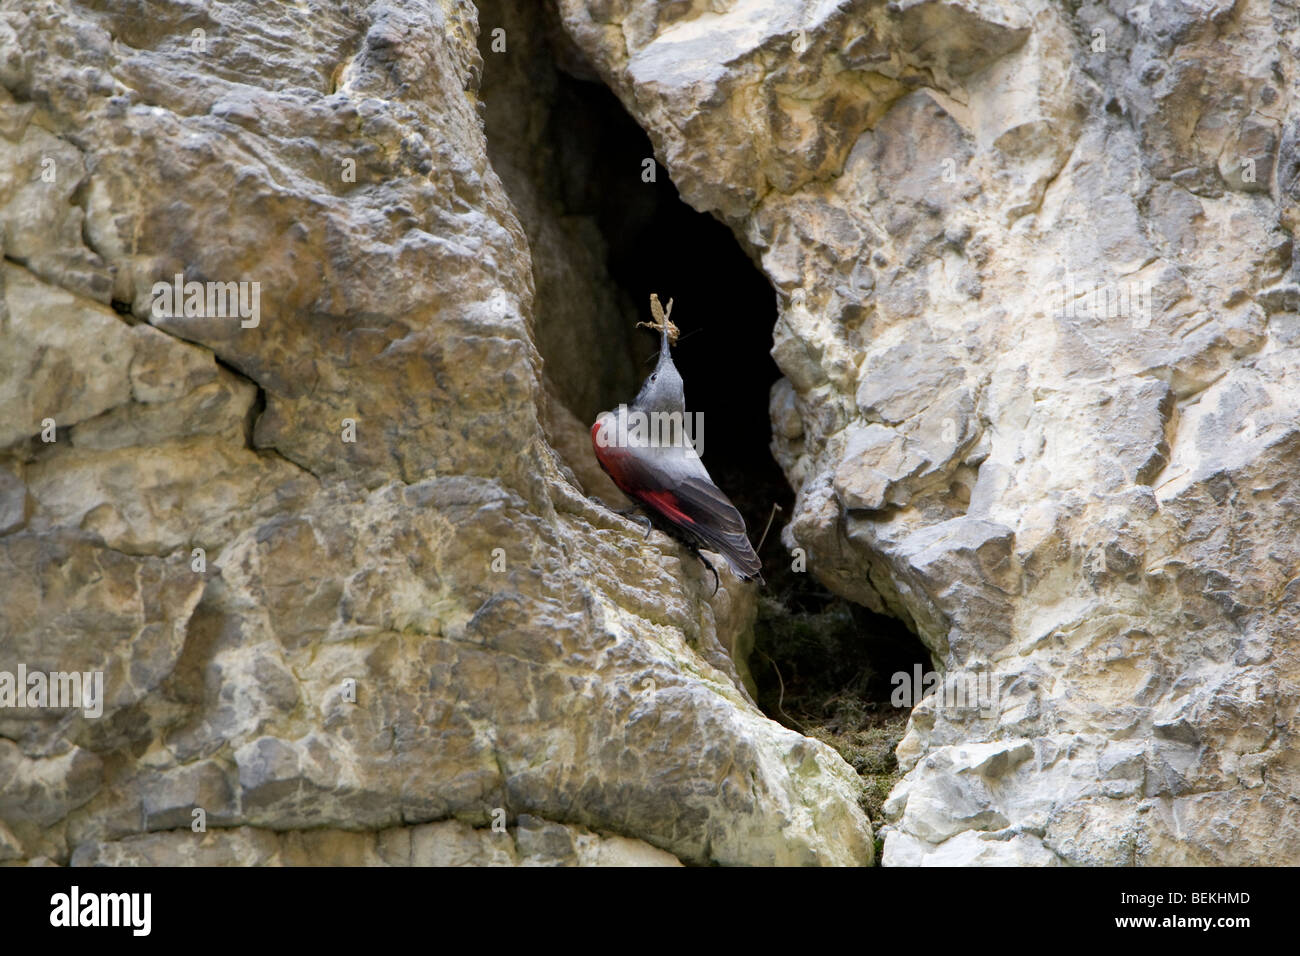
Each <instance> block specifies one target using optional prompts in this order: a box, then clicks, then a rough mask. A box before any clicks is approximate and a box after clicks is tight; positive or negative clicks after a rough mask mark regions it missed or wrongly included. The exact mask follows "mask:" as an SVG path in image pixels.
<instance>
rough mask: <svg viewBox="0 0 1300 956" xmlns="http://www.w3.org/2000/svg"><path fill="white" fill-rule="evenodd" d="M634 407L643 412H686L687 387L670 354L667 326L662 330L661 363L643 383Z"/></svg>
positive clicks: (660, 341)
mask: <svg viewBox="0 0 1300 956" xmlns="http://www.w3.org/2000/svg"><path fill="white" fill-rule="evenodd" d="M632 407H633V408H636V409H638V410H639V411H643V412H682V413H685V412H686V389H685V386H684V385H683V384H682V376H681V373H680V372H678V371H677V366H676V365H674V364H673V358H672V355H670V354H669V345H668V329H667V328H666V327H665V328H663V329H662V330H661V331H660V340H659V364H657V365H656V366H655V370H654V371H653V372H651V373H650V377H649V378H647V379H646V380H645V382H644V383H642V385H641V391H639V392H637V393H636V400H635V401H634V402H633V403H632Z"/></svg>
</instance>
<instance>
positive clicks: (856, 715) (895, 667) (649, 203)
mask: <svg viewBox="0 0 1300 956" xmlns="http://www.w3.org/2000/svg"><path fill="white" fill-rule="evenodd" d="M484 9H485V10H486V9H487V8H486V7H485V8H484ZM492 22H495V21H494V20H489V19H487V18H485V19H483V21H482V23H483V24H484V29H483V30H482V31H481V34H480V37H481V39H480V46H481V47H482V48H483V54H484V61H485V67H484V70H485V74H484V89H485V98H486V100H487V103H488V121H487V127H488V135H489V149H490V151H491V149H492V143H491V136H492V133H493V129H494V126H496V128H501V126H502V124H504V123H505V122H506V121H505V120H504V118H501V117H500V115H499V114H497V117H495V118H496V120H497V122H496V123H494V114H493V111H494V110H503V109H510V108H511V107H512V106H514V107H516V108H518V104H512V103H510V102H509V100H508V99H507V97H506V96H505V95H503V94H506V93H507V92H508V90H509V86H508V84H502V87H501V88H498V89H496V90H494V89H493V83H492V81H491V77H490V72H489V71H491V70H492V69H493V67H494V61H493V59H492V56H491V54H490V51H489V50H488V49H487V46H486V43H485V42H484V40H483V37H485V36H487V35H488V33H489V31H488V30H487V29H486V27H487V26H488V25H490V24H491V23H492ZM534 55H535V56H536V53H534ZM547 55H548V56H549V53H548V54H547ZM536 69H537V66H536V63H535V64H534V70H536ZM546 81H547V82H545V83H538V84H537V87H536V88H537V89H539V90H541V89H545V90H546V91H547V95H548V96H549V99H550V103H549V108H548V109H547V111H546V114H547V120H546V123H545V125H544V127H543V130H544V131H543V132H542V134H541V135H543V136H544V137H545V140H546V142H544V143H540V144H537V148H538V149H541V150H546V151H548V152H549V153H550V154H551V155H552V156H553V158H554V162H553V163H551V164H549V167H548V168H549V169H551V170H552V171H553V175H554V176H555V181H554V182H550V183H546V184H543V185H542V186H541V187H538V186H537V185H536V184H534V188H536V189H538V191H539V192H545V193H546V194H547V195H548V197H549V198H550V199H551V200H552V201H554V202H556V203H557V204H558V206H559V207H560V209H561V211H562V215H563V216H575V217H587V218H589V219H590V220H591V221H592V222H594V223H595V225H596V227H597V229H596V231H597V232H598V233H599V235H600V239H601V241H602V242H603V243H604V246H605V249H604V253H605V255H604V264H605V267H606V269H607V270H608V273H609V276H610V278H611V279H612V280H613V282H614V283H615V284H616V285H617V286H618V287H619V288H620V289H621V291H622V293H624V294H623V295H621V296H620V298H621V300H622V302H623V304H624V307H625V308H626V312H627V314H626V315H625V316H623V317H622V319H621V320H620V322H619V323H618V325H617V328H618V329H619V330H620V333H619V334H621V335H622V336H623V337H624V340H623V341H621V342H591V343H586V346H587V355H586V356H585V362H586V363H590V371H589V372H587V373H586V374H588V375H589V376H590V378H591V379H592V380H599V379H600V378H601V376H602V373H603V372H605V371H607V370H602V369H600V368H599V367H598V364H599V363H601V362H602V361H604V360H606V357H607V356H610V355H615V356H618V355H627V354H633V355H635V356H636V362H637V368H636V379H635V381H636V383H637V384H639V382H640V381H641V380H642V379H644V377H645V376H646V375H647V374H649V371H650V369H651V368H652V367H653V364H654V360H655V354H656V349H657V342H656V341H655V337H654V336H653V335H652V333H650V332H649V331H648V330H645V329H636V328H635V323H636V322H637V321H639V320H640V321H644V320H648V319H649V318H650V316H649V308H648V301H649V296H650V293H651V292H655V293H657V294H658V295H659V297H660V298H661V300H663V301H664V302H665V303H666V302H667V300H668V299H669V298H671V299H673V300H674V306H673V312H672V318H673V321H674V322H675V323H676V324H677V325H678V326H679V328H680V329H681V338H680V339H679V340H678V343H677V346H676V347H675V348H674V350H673V358H674V361H675V362H676V364H677V367H678V369H679V370H680V372H681V373H682V377H683V380H684V381H685V384H686V402H687V408H688V410H689V411H690V412H691V413H692V414H694V413H696V412H702V413H703V416H704V426H705V427H704V461H705V465H706V466H707V468H708V469H709V472H710V474H711V475H712V476H713V479H714V480H715V481H716V482H717V484H718V485H719V487H721V488H722V489H723V491H725V492H726V493H727V495H728V496H729V497H730V498H731V499H732V501H734V502H735V504H736V506H737V508H739V509H740V512H741V514H742V515H743V516H744V518H745V523H746V525H747V527H748V529H749V532H750V539H751V541H752V542H753V543H754V545H755V546H756V547H757V546H758V543H759V539H760V537H762V535H763V530H764V528H765V527H766V525H767V522H768V518H769V515H770V514H771V511H772V507H773V505H776V506H779V508H780V511H778V512H777V514H776V517H775V519H774V520H773V522H772V527H771V530H770V531H769V532H768V534H767V538H766V540H765V541H764V543H763V545H762V547H761V548H760V551H759V553H760V556H761V557H762V559H763V567H764V571H763V573H764V576H765V577H766V579H767V586H766V587H763V588H762V589H761V591H760V599H759V612H758V620H757V622H756V625H755V649H754V653H753V655H752V656H751V658H750V662H749V664H750V670H751V672H752V673H753V676H754V679H755V683H756V685H757V690H758V694H757V700H758V703H759V706H760V707H761V708H762V709H763V711H764V713H766V714H767V715H768V716H769V717H771V718H772V719H774V720H777V721H779V722H780V723H782V724H785V725H786V726H789V727H792V728H794V729H796V730H799V731H800V732H802V733H805V734H807V735H809V736H813V737H816V738H818V739H821V740H823V741H825V742H826V743H828V744H830V745H831V746H833V747H835V748H836V749H837V750H838V751H839V752H840V754H841V755H843V756H844V758H845V759H846V761H847V762H848V763H849V764H850V765H851V766H853V767H854V769H855V770H856V771H857V772H858V773H859V774H860V775H861V777H862V782H863V794H862V801H861V802H862V805H863V808H864V809H865V810H866V811H867V813H868V815H869V816H870V818H871V821H872V825H873V826H876V827H878V826H879V825H880V823H881V822H882V818H881V805H882V803H883V801H884V799H885V797H886V796H887V795H888V793H889V790H890V789H891V788H892V786H893V784H894V782H895V781H896V780H897V761H896V760H895V758H894V748H895V747H896V745H897V744H898V741H899V740H900V739H901V737H902V734H903V730H904V727H905V724H906V720H907V715H908V713H909V710H908V708H905V707H895V706H893V705H892V704H891V702H890V697H891V693H892V691H893V685H892V683H891V679H890V678H891V676H892V675H893V674H895V673H899V672H905V673H908V674H911V673H912V671H913V667H914V666H915V665H917V664H919V665H921V667H922V669H923V670H929V669H930V666H931V665H930V656H929V653H928V651H926V649H925V647H924V646H923V645H922V644H921V643H920V641H919V640H918V639H917V638H916V637H915V635H913V634H912V633H911V632H910V631H908V630H907V628H906V627H905V626H904V625H903V624H902V622H900V621H898V620H896V619H894V618H891V617H886V616H882V615H879V614H875V613H873V612H871V611H869V610H867V609H866V608H863V607H861V606H858V605H856V604H854V603H852V602H850V601H846V600H844V599H842V598H839V597H837V596H835V595H833V594H831V593H830V592H829V591H828V590H827V589H826V588H825V587H824V586H823V585H822V584H821V583H820V582H819V581H818V580H817V579H816V578H815V577H814V576H813V575H812V574H810V573H805V572H796V571H794V570H792V568H791V563H792V562H791V556H790V555H789V554H788V553H787V551H786V549H785V547H784V546H783V545H782V544H781V541H780V529H781V527H782V525H783V524H784V523H785V522H786V521H787V520H788V519H789V516H790V514H791V513H792V507H793V504H794V492H793V491H792V489H791V488H790V486H789V484H788V483H787V482H786V480H785V476H784V474H783V473H782V471H781V469H780V467H779V466H778V465H777V463H776V461H775V459H774V458H773V457H772V454H771V451H770V449H769V444H770V441H771V429H772V425H771V420H770V417H769V414H768V396H769V393H770V390H771V387H772V385H773V383H775V382H776V381H777V379H778V378H779V377H780V372H779V370H778V369H777V366H776V363H775V362H774V361H773V359H772V357H771V354H770V350H771V345H772V330H773V327H774V325H775V323H776V317H777V313H776V295H775V292H774V290H773V288H772V286H771V284H770V283H769V282H768V281H767V279H766V278H765V277H764V275H763V274H762V272H761V271H760V270H759V269H758V267H757V266H756V265H755V264H754V263H753V262H752V261H751V260H750V258H749V257H748V255H747V254H746V253H745V252H744V250H743V249H742V248H741V246H740V244H739V243H738V242H737V240H736V238H735V237H734V236H733V235H732V233H731V230H730V229H728V228H727V227H726V226H725V225H724V224H723V223H721V222H719V221H718V220H716V219H714V218H713V217H712V216H710V215H708V214H706V213H700V212H696V211H695V210H694V209H692V208H691V207H690V206H688V205H687V204H686V203H685V202H684V201H683V200H682V199H681V197H680V196H679V195H678V192H677V189H676V187H675V186H674V185H673V183H672V180H671V179H670V177H669V175H668V173H667V171H666V170H665V169H664V168H663V167H661V166H659V165H658V164H657V163H655V164H653V170H654V177H653V181H650V182H647V181H646V179H647V178H648V174H646V169H647V167H646V161H647V160H653V157H654V151H653V148H652V146H651V144H650V141H649V138H648V137H647V136H646V134H645V132H644V131H643V130H642V129H641V128H640V127H639V126H638V125H637V124H636V122H635V120H633V119H632V118H631V116H629V115H628V113H627V112H626V111H625V110H624V108H623V106H622V104H621V103H619V101H618V99H617V97H616V96H615V95H614V94H613V93H612V92H611V91H610V90H609V89H608V88H606V87H605V86H604V85H603V84H601V83H599V82H589V81H587V80H584V79H578V78H575V77H573V76H571V75H569V74H567V73H565V72H563V71H562V70H559V69H555V68H554V66H553V65H550V66H549V70H548V73H547V76H546ZM515 89H516V90H517V89H518V87H517V86H516V87H515ZM494 93H495V98H494ZM538 95H542V94H540V93H539V94H538ZM531 107H532V108H535V107H536V103H534V104H531ZM516 162H517V160H516ZM495 163H496V157H495V156H494V164H495ZM536 268H537V266H536V264H535V269H536ZM544 284H546V283H545V280H544V279H543V278H539V279H538V286H539V287H541V286H543V285H544ZM546 331H547V330H545V329H543V330H541V332H540V333H539V340H540V345H541V348H542V352H543V356H544V358H545V359H546V360H547V362H548V364H550V363H552V362H555V364H557V365H561V366H562V367H565V368H568V369H573V368H574V367H575V365H581V364H582V361H583V360H580V361H578V362H576V363H575V361H574V356H571V355H569V356H562V357H561V356H553V355H548V354H547V341H546V340H547V335H546ZM557 340H558V337H552V338H551V341H552V342H554V341H557ZM623 388H624V389H625V390H626V391H625V393H622V394H620V393H618V392H616V391H613V390H607V389H602V392H601V395H600V398H601V403H600V407H602V408H613V407H615V406H616V405H617V404H618V403H619V402H626V401H630V400H631V399H632V397H633V394H632V393H633V391H634V389H635V386H631V387H630V388H629V387H628V386H626V385H625V386H623ZM570 410H571V411H572V412H574V414H575V415H577V416H578V417H579V418H581V419H582V420H583V421H584V422H590V420H591V419H592V418H593V417H594V416H593V415H592V413H591V409H586V408H570Z"/></svg>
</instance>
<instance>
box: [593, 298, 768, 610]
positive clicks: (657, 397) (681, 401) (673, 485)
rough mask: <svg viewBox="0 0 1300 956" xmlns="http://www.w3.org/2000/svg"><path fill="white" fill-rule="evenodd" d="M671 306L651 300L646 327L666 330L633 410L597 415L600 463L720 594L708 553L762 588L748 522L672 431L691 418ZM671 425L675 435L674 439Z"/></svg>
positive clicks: (685, 442)
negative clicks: (676, 357) (676, 358)
mask: <svg viewBox="0 0 1300 956" xmlns="http://www.w3.org/2000/svg"><path fill="white" fill-rule="evenodd" d="M672 305H673V303H672V300H671V299H670V300H669V301H668V311H667V312H665V311H664V310H663V308H662V306H660V304H659V298H658V296H656V295H652V296H651V297H650V308H651V311H652V313H653V314H654V317H655V320H656V321H655V322H654V323H649V322H645V323H640V324H642V325H649V326H650V327H651V328H656V329H658V330H659V332H660V342H659V361H658V364H657V365H656V366H655V369H654V371H653V372H651V373H650V377H649V378H647V379H646V380H645V382H644V383H643V384H642V385H641V390H640V391H639V392H637V395H636V398H635V399H633V401H632V404H631V405H626V404H624V405H619V406H618V408H617V409H616V410H614V411H607V412H601V413H600V414H599V415H598V416H596V421H595V424H593V425H592V426H591V444H592V448H593V449H594V450H595V453H596V461H597V462H598V463H599V464H600V467H601V468H602V469H604V471H605V473H606V474H607V475H609V477H610V478H611V479H613V481H614V484H616V485H618V487H619V489H620V490H621V491H623V493H624V494H626V495H627V496H628V497H629V498H631V499H632V500H633V501H634V502H636V505H637V507H639V508H640V509H641V510H642V511H644V512H645V514H646V515H648V520H647V527H646V534H649V533H650V529H649V526H650V525H651V524H653V525H654V526H656V527H658V528H659V529H660V530H661V531H664V532H666V533H667V534H669V535H670V536H671V537H673V538H675V539H676V540H678V541H680V542H682V543H683V544H685V545H686V546H687V547H688V548H689V549H690V550H691V552H692V553H693V554H694V555H695V556H696V557H697V558H699V559H700V561H702V562H703V563H704V566H705V567H707V568H708V569H709V570H710V571H711V572H713V592H714V593H715V594H716V593H717V591H718V571H717V569H716V568H715V567H714V566H713V564H712V562H710V561H709V559H708V558H706V557H705V556H704V555H703V554H701V553H700V551H701V549H704V550H708V551H712V552H714V553H716V554H720V555H722V557H723V558H725V559H726V561H727V564H728V565H730V567H731V570H732V571H734V572H735V574H736V576H737V577H739V578H740V579H741V580H743V581H753V580H757V581H759V582H760V583H763V575H762V562H761V561H760V560H759V557H758V554H757V553H756V552H755V551H754V548H753V546H752V545H750V543H749V536H748V534H747V533H746V531H745V520H744V519H743V518H742V517H741V516H740V512H739V511H737V510H736V506H735V505H733V504H732V503H731V500H730V499H729V498H728V497H727V496H726V495H725V494H724V493H723V492H722V490H721V489H720V488H719V487H718V486H717V484H715V483H714V481H713V479H712V478H711V477H710V476H709V472H708V471H707V470H706V469H705V467H704V462H703V461H701V460H700V456H699V455H698V454H697V453H696V451H695V448H694V446H693V445H692V443H691V442H690V440H689V439H687V438H686V436H685V434H684V431H685V429H684V428H677V429H675V430H674V429H673V428H672V423H673V421H674V416H676V419H675V420H676V421H677V422H682V423H685V421H686V391H685V386H684V383H683V382H682V376H681V373H679V372H678V371H677V366H676V365H674V364H673V359H672V354H671V352H670V348H671V343H670V341H669V333H670V332H672V333H674V335H673V337H674V338H675V337H676V336H675V333H676V331H677V328H676V326H674V325H673V324H672V323H671V322H670V321H669V320H668V317H669V315H670V314H671V312H672ZM664 423H668V426H669V428H668V430H669V431H670V434H669V435H668V436H667V440H665V436H664V434H663V431H664V428H663V427H662V425H663V424H664ZM632 510H635V509H632ZM620 513H623V514H626V513H627V512H620ZM643 520H646V519H643Z"/></svg>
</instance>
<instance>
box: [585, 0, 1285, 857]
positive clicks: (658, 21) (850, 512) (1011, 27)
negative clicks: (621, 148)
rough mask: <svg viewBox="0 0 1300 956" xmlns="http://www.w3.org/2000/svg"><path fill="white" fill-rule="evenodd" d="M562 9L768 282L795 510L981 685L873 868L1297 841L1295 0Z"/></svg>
mask: <svg viewBox="0 0 1300 956" xmlns="http://www.w3.org/2000/svg"><path fill="white" fill-rule="evenodd" d="M560 7H561V9H562V15H563V21H564V25H565V28H566V30H567V31H568V32H569V34H570V36H571V37H572V39H573V40H574V42H575V43H576V44H577V45H578V46H579V47H580V48H581V49H582V50H583V51H584V52H585V53H586V55H587V57H588V58H589V59H590V61H591V62H592V64H594V65H595V67H596V68H597V69H598V70H599V72H600V73H601V75H602V77H603V78H604V79H605V80H606V82H608V83H609V84H610V85H611V87H612V88H613V89H615V90H616V91H617V92H618V94H619V96H620V97H621V99H622V100H623V102H624V104H625V105H626V106H627V108H628V110H629V111H631V112H632V113H633V115H634V116H635V117H636V118H637V119H638V121H639V122H641V123H642V125H644V126H645V128H646V129H647V130H648V131H649V133H650V135H651V137H652V139H653V141H654V143H655V148H656V152H657V155H658V158H659V159H660V161H661V162H662V163H663V164H664V165H665V166H666V167H667V168H668V170H669V171H670V172H671V174H672V176H673V178H674V180H675V182H676V183H677V184H678V185H679V187H680V188H681V190H682V193H683V196H684V198H685V199H686V200H687V201H688V202H690V203H691V204H692V205H694V206H695V207H696V208H698V209H701V210H709V211H712V212H714V213H715V214H716V215H718V216H719V217H721V218H723V219H724V220H725V221H726V222H727V223H728V224H729V225H730V226H731V227H732V228H733V230H734V232H735V233H736V235H737V237H738V238H739V239H740V240H741V241H742V242H743V243H745V245H746V247H747V248H748V249H749V250H750V251H751V252H752V255H753V256H754V258H755V260H756V261H757V262H758V263H759V265H760V266H761V268H762V269H763V270H764V271H765V273H766V274H767V276H768V277H769V278H770V279H771V281H772V283H773V285H774V286H775V287H776V289H777V290H778V295H779V301H780V319H779V321H778V325H777V330H776V336H775V343H774V347H773V353H774V355H775V357H776V358H777V360H778V363H779V365H780V367H781V369H782V371H783V373H784V376H785V378H784V379H783V380H782V381H781V382H780V383H779V384H778V385H777V386H776V387H775V389H774V390H773V393H772V401H771V409H772V417H773V425H774V450H775V453H776V455H777V456H778V459H779V460H780V462H781V463H782V465H783V467H784V468H785V470H786V473H787V475H788V476H789V478H790V480H791V482H792V483H793V484H794V485H795V487H796V488H797V490H798V495H799V496H798V503H797V508H796V513H795V515H794V516H793V519H792V521H791V522H790V524H789V525H788V527H787V528H786V530H785V541H786V544H787V545H788V546H791V547H798V548H801V549H803V551H804V552H805V553H806V554H807V557H808V561H809V566H810V569H811V570H812V571H813V572H815V573H816V574H817V576H818V577H819V578H820V579H821V580H822V581H823V582H825V584H826V585H828V586H829V587H831V588H832V589H833V590H835V591H836V592H838V593H840V594H842V595H844V596H846V597H849V598H852V599H853V600H855V601H859V602H861V603H863V604H865V605H868V606H869V607H872V608H874V609H877V610H887V611H888V612H890V613H892V614H895V615H897V616H899V617H901V618H903V619H904V620H905V621H906V622H908V624H909V625H910V626H911V627H913V628H914V629H915V631H916V632H917V633H918V634H919V635H920V637H921V638H922V639H923V640H924V641H925V643H926V644H927V645H928V647H929V648H930V649H931V650H932V652H933V655H934V658H935V661H936V663H937V664H938V665H939V666H940V667H941V668H942V670H943V671H944V675H945V676H944V680H945V690H946V691H951V690H953V689H954V688H966V687H971V686H982V687H986V688H988V689H989V693H988V697H989V699H987V700H981V701H980V703H981V704H983V705H987V706H980V707H975V706H962V701H961V700H960V699H959V698H958V697H957V696H956V695H955V694H948V693H944V694H936V695H933V696H931V697H929V698H927V699H926V700H925V701H924V702H923V703H922V704H921V706H919V707H918V708H917V709H916V711H915V712H914V713H913V715H912V719H911V723H910V727H909V731H908V734H907V736H906V738H905V739H904V741H903V743H902V745H901V746H900V748H899V756H900V762H901V763H902V765H903V767H904V768H905V769H906V770H907V771H909V772H908V773H907V776H906V777H905V779H904V781H903V782H902V783H901V784H900V785H899V786H898V788H897V789H896V790H895V792H894V794H893V796H892V799H891V800H890V803H889V806H888V807H887V814H888V815H889V816H890V819H891V821H892V823H891V825H890V826H889V827H888V828H887V830H886V835H885V850H884V861H885V863H886V864H890V863H896V864H928V863H941V864H954V863H956V864H998V863H1033V864H1040V863H1041V864H1051V863H1062V862H1064V863H1073V864H1119V863H1139V864H1174V863H1196V864H1204V863H1233V864H1251V863H1280V862H1291V861H1294V860H1295V859H1296V857H1297V855H1300V826H1298V825H1297V822H1296V821H1297V819H1300V815H1298V814H1297V805H1296V794H1297V793H1298V792H1300V762H1297V758H1296V753H1297V749H1298V747H1297V745H1298V744H1300V723H1298V718H1297V709H1296V701H1297V696H1298V694H1300V659H1298V657H1297V645H1296V640H1295V635H1296V632H1297V624H1298V623H1300V536H1298V535H1297V527H1298V526H1300V517H1297V516H1298V515H1300V485H1298V481H1300V478H1298V475H1300V469H1298V468H1297V465H1298V464H1300V389H1297V387H1296V382H1297V381H1298V380H1300V315H1298V314H1297V312H1298V311H1300V266H1298V265H1297V262H1298V261H1300V260H1297V258H1296V253H1295V248H1294V239H1293V237H1294V232H1295V229H1296V227H1297V224H1298V219H1300V203H1298V200H1300V154H1298V153H1297V141H1298V140H1300V107H1298V105H1297V91H1300V76H1297V54H1300V10H1298V9H1297V7H1296V5H1295V4H1294V3H1290V2H1283V0H1274V2H1270V0H1236V2H1190V0H1189V2H1181V0H1170V2H1160V3H1136V2H1111V3H1092V2H1082V3H1071V4H1058V3H1052V2H1047V0H1025V2H1023V3H1015V4H1012V3H1004V2H1002V0H900V2H893V3H884V2H876V0H868V2H849V3H838V4H833V3H814V2H796V3H791V2H787V0H736V2H732V0H720V2H719V0H693V2H683V3H673V4H660V3H655V2H652V0H621V2H620V0H613V2H600V3H597V2H592V0H560ZM954 702H955V703H954ZM967 703H968V704H969V701H967Z"/></svg>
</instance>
